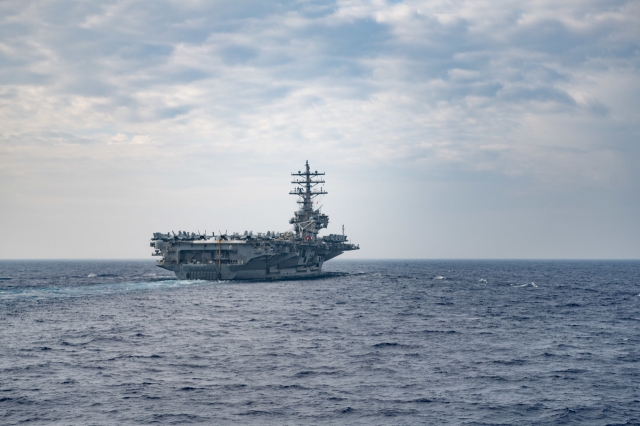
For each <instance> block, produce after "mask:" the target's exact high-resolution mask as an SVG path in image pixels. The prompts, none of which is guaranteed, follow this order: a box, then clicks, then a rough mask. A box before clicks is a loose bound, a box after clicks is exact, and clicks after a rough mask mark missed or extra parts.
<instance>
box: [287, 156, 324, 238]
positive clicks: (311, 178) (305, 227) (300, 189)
mask: <svg viewBox="0 0 640 426" xmlns="http://www.w3.org/2000/svg"><path fill="white" fill-rule="evenodd" d="M291 176H298V177H299V178H300V179H294V180H292V181H291V183H293V184H295V185H299V186H297V187H296V188H295V189H294V190H292V191H291V192H289V194H291V195H297V196H298V197H299V198H298V204H299V205H300V208H299V209H298V211H297V212H295V213H294V216H293V217H292V218H291V220H290V221H289V223H291V224H293V228H294V230H295V232H296V235H297V236H298V237H300V238H301V239H302V240H303V241H315V240H316V239H317V238H318V231H319V230H320V229H322V228H326V227H327V226H328V225H329V216H327V215H326V214H322V213H320V208H318V209H317V210H314V209H313V199H314V198H315V197H317V196H318V195H324V194H327V192H326V191H325V190H324V188H323V187H322V186H321V187H320V188H317V186H318V185H320V184H323V183H325V181H324V178H322V177H319V176H324V173H318V171H317V170H316V171H314V172H312V171H311V170H310V169H309V161H308V160H307V162H306V163H305V170H304V171H303V172H301V171H298V173H291Z"/></svg>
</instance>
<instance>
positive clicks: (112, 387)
mask: <svg viewBox="0 0 640 426" xmlns="http://www.w3.org/2000/svg"><path fill="white" fill-rule="evenodd" d="M325 269H326V270H328V271H333V272H336V273H340V274H335V275H334V276H331V277H327V278H322V279H316V280H305V281H280V282H206V281H178V280H176V279H175V277H174V276H173V275H172V274H170V273H167V272H166V271H163V270H162V269H159V268H157V267H155V266H154V263H153V262H149V261H100V262H98V261H1V262H0V424H4V425H13V424H78V425H88V424H93V425H108V424H109V425H110V424H149V423H157V424H189V423H199V424H277V425H280V424H354V425H375V424H385V425H386V424H456V425H458V424H460V425H512V424H531V425H538V424H539V425H549V424H552V425H553V424H558V425H564V424H575V425H635V424H640V262H638V261H344V260H342V261H340V260H338V261H331V262H329V263H327V264H326V265H325Z"/></svg>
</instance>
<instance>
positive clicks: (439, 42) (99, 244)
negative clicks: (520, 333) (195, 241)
mask: <svg viewBox="0 0 640 426" xmlns="http://www.w3.org/2000/svg"><path fill="white" fill-rule="evenodd" d="M639 71H640V2H638V1H635V0H629V1H626V0H579V1H578V0H565V1H562V2H558V1H540V0H533V1H526V0H518V1H511V0H492V1H482V0H480V1H456V0H451V1H443V0H406V1H390V0H386V1H385V0H380V1H360V0H353V1H320V0H318V1H315V0H309V1H303V0H299V1H287V0H283V1H280V2H264V1H254V0H232V1H226V0H218V1H215V0H214V1H200V0H179V1H178V0H156V1H153V2H149V1H138V0H112V1H94V0H92V1H86V0H75V1H67V0H33V1H31V0H3V1H2V2H0V224H1V226H2V241H3V244H1V245H0V259H12V258H20V259H27V258H35V259H47V258H50V259H61V258H74V259H79V258H98V259H99V258H104V259H111V258H145V259H147V258H148V259H151V257H150V254H151V252H152V249H151V248H150V247H149V238H150V237H151V234H152V233H153V232H158V231H160V232H168V231H170V230H173V231H175V232H177V231H178V230H187V231H194V232H197V231H200V232H204V231H205V230H206V231H207V232H209V233H210V232H212V231H213V232H216V233H218V232H219V231H222V232H225V231H229V232H232V231H239V232H243V231H244V230H252V231H254V232H259V231H264V232H266V231H267V230H272V231H285V230H287V229H289V228H290V226H291V225H289V223H288V221H289V218H290V217H291V216H292V214H293V211H294V210H295V208H296V203H295V201H296V200H295V197H294V196H292V195H289V194H288V192H289V191H290V189H291V188H292V185H291V183H290V180H291V176H290V173H291V172H295V171H298V170H301V169H302V168H303V167H304V162H305V161H306V160H309V162H310V165H311V169H312V170H318V171H324V172H326V182H327V183H326V185H325V189H326V190H327V191H328V195H326V196H323V198H322V199H321V200H319V201H320V205H322V206H323V207H322V211H323V212H324V213H326V214H328V215H329V218H330V225H329V228H328V230H326V233H341V226H342V225H344V226H345V232H346V234H347V235H348V236H349V238H350V240H351V241H352V242H353V243H357V244H360V247H361V249H360V250H359V251H357V252H350V253H348V254H345V255H343V258H351V259H356V258H371V259H373V258H382V259H384V258H423V259H445V258H473V259H492V258H498V259H600V258H601V259H639V258H640V72H639Z"/></svg>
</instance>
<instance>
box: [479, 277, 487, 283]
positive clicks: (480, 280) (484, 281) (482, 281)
mask: <svg viewBox="0 0 640 426" xmlns="http://www.w3.org/2000/svg"><path fill="white" fill-rule="evenodd" d="M478 282H480V283H486V282H487V280H485V279H484V278H480V279H479V280H478Z"/></svg>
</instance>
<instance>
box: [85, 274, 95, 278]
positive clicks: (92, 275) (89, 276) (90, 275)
mask: <svg viewBox="0 0 640 426" xmlns="http://www.w3.org/2000/svg"><path fill="white" fill-rule="evenodd" d="M95 277H97V275H96V274H93V273H92V274H89V275H87V278H95Z"/></svg>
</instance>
